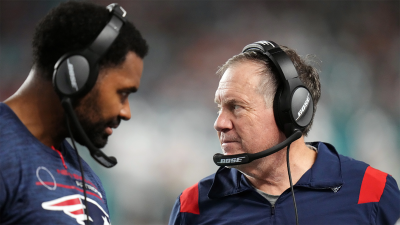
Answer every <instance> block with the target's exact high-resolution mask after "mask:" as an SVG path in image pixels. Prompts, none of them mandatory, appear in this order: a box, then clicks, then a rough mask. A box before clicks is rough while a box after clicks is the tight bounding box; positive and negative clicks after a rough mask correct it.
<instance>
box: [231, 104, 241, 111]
mask: <svg viewBox="0 0 400 225" xmlns="http://www.w3.org/2000/svg"><path fill="white" fill-rule="evenodd" d="M240 108H242V107H241V106H240V105H234V106H233V109H235V110H236V109H240Z"/></svg>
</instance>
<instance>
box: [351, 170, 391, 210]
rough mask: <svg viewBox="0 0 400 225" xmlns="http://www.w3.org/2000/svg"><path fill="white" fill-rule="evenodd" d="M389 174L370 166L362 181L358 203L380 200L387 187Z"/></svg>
mask: <svg viewBox="0 0 400 225" xmlns="http://www.w3.org/2000/svg"><path fill="white" fill-rule="evenodd" d="M387 175H388V174H387V173H384V172H382V171H380V170H377V169H374V168H372V167H371V166H368V167H367V170H366V171H365V174H364V178H363V181H362V183H361V189H360V196H359V198H358V204H363V203H369V202H379V200H380V199H381V196H382V194H383V190H384V189H385V185H386V177H387Z"/></svg>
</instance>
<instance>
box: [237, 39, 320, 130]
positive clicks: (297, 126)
mask: <svg viewBox="0 0 400 225" xmlns="http://www.w3.org/2000/svg"><path fill="white" fill-rule="evenodd" d="M249 51H255V52H258V53H261V54H263V55H265V56H267V59H268V60H267V61H269V62H272V65H273V66H274V67H275V69H276V71H277V72H278V73H277V74H276V75H277V76H278V77H277V78H278V79H279V81H280V85H279V87H278V89H277V91H276V94H275V97H274V106H273V107H274V116H275V121H276V123H277V125H278V128H279V129H280V130H281V131H283V132H284V134H285V135H286V137H289V136H290V135H292V134H293V133H294V132H295V130H300V131H304V129H305V128H306V127H307V126H308V125H309V124H310V122H311V119H312V116H313V112H314V103H313V100H312V97H311V94H310V91H309V90H308V88H307V87H306V86H305V85H304V84H303V82H302V81H301V80H300V78H299V75H298V74H297V71H296V69H295V67H294V65H293V62H292V61H291V60H290V58H289V56H288V55H287V54H286V53H285V52H284V51H283V50H282V49H281V48H280V47H279V45H277V44H276V43H275V42H272V41H258V42H255V43H253V44H249V45H246V46H245V47H244V48H243V50H242V52H243V53H244V52H249Z"/></svg>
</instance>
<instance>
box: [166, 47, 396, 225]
mask: <svg viewBox="0 0 400 225" xmlns="http://www.w3.org/2000/svg"><path fill="white" fill-rule="evenodd" d="M217 73H218V74H219V75H220V76H221V79H220V82H219V86H218V89H217V91H216V93H215V102H216V103H217V104H218V107H219V112H218V114H219V115H218V118H217V120H216V121H215V123H214V128H215V129H216V130H217V134H218V137H219V140H220V143H221V148H222V151H223V153H224V154H223V155H222V154H216V155H215V156H214V162H215V163H216V164H217V165H219V166H221V167H220V168H219V169H218V171H217V172H216V173H215V174H213V175H211V176H209V177H206V178H204V179H203V180H201V181H200V182H199V183H197V184H195V185H193V186H192V187H190V188H188V189H186V190H184V191H183V192H182V194H181V195H180V196H179V197H178V199H177V200H176V202H175V205H174V208H173V210H172V213H171V217H170V221H169V224H170V225H172V224H252V225H255V224H263V225H265V224H298V223H301V224H394V223H395V222H396V221H397V219H398V218H399V217H400V192H399V189H398V186H397V184H396V181H395V180H394V179H393V178H392V177H391V176H390V175H388V174H386V173H384V172H381V171H379V170H377V169H374V168H372V167H370V166H369V165H367V164H366V163H363V162H360V161H356V160H354V159H351V158H348V157H345V156H342V155H339V154H338V153H337V151H336V150H335V148H334V147H333V146H332V145H330V144H326V143H322V142H313V143H305V141H304V136H306V135H307V133H308V132H309V130H310V128H311V124H312V120H313V117H314V114H315V109H316V105H317V102H318V100H319V98H320V95H321V86H320V82H319V75H318V72H317V70H316V69H315V68H313V67H312V66H310V65H307V64H306V62H305V60H304V59H302V58H300V57H299V56H298V55H297V53H296V52H295V51H294V50H292V49H290V48H287V47H285V46H279V45H277V44H276V43H274V42H272V41H260V42H256V43H253V44H250V45H247V46H246V47H245V48H244V49H243V52H242V53H240V54H238V55H235V56H233V57H232V58H231V59H229V60H228V61H227V62H226V63H225V64H224V65H223V66H222V67H221V68H220V69H219V70H218V72H217ZM266 149H267V150H266ZM289 149H290V151H289ZM266 156H267V157H266ZM287 156H289V157H287ZM288 165H289V166H288ZM293 185H294V186H293ZM292 188H293V189H292ZM296 201H297V203H296Z"/></svg>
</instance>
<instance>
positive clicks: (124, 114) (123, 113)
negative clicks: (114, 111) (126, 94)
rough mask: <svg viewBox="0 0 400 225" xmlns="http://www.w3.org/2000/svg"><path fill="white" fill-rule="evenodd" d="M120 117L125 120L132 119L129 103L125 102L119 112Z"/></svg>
mask: <svg viewBox="0 0 400 225" xmlns="http://www.w3.org/2000/svg"><path fill="white" fill-rule="evenodd" d="M119 116H120V118H121V119H123V120H130V119H131V109H130V107H129V101H125V102H124V104H123V106H122V108H121V110H120V111H119Z"/></svg>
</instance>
